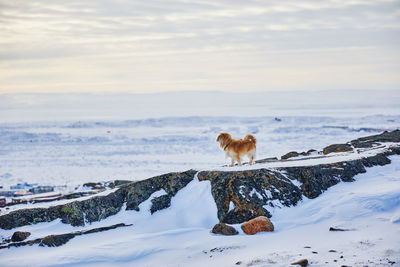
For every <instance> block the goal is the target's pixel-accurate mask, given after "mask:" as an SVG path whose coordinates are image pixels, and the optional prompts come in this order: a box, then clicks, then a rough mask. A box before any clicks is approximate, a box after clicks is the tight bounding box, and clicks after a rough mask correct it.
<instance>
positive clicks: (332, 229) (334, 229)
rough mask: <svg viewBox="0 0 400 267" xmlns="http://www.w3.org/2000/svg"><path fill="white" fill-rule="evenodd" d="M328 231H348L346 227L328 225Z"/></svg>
mask: <svg viewBox="0 0 400 267" xmlns="http://www.w3.org/2000/svg"><path fill="white" fill-rule="evenodd" d="M329 231H332V232H343V231H349V230H348V229H341V228H334V227H330V228H329Z"/></svg>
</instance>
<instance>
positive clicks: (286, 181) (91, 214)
mask: <svg viewBox="0 0 400 267" xmlns="http://www.w3.org/2000/svg"><path fill="white" fill-rule="evenodd" d="M385 142H390V143H399V144H400V131H399V130H396V131H393V132H384V133H382V134H380V135H374V136H369V137H363V138H359V139H356V140H353V141H350V142H349V143H347V144H344V146H345V147H348V146H350V147H351V148H352V152H351V153H354V154H355V155H356V154H357V153H363V151H365V150H374V149H379V148H382V147H383V146H382V144H381V143H385ZM335 147H336V148H335ZM337 147H343V146H341V145H335V146H334V147H332V149H333V151H336V152H337V151H338V148H337ZM327 148H328V147H327ZM339 150H340V149H339ZM379 151H380V152H379V153H375V154H374V155H373V156H365V157H361V156H358V157H357V158H358V159H355V160H348V161H343V162H335V163H329V164H317V165H312V166H293V167H279V168H261V167H260V168H259V169H253V168H254V167H252V169H251V170H245V171H229V168H227V170H226V171H201V172H199V173H197V171H195V170H188V171H186V172H181V173H168V174H164V175H160V176H156V177H152V178H149V179H146V180H142V181H137V182H131V183H126V181H122V182H121V183H120V182H115V183H113V185H111V184H110V185H109V187H114V189H113V190H114V191H113V192H111V193H109V194H107V195H105V194H104V193H105V192H103V193H101V194H98V195H94V196H91V197H87V198H85V199H83V200H75V201H72V202H69V203H67V204H62V205H61V204H60V205H55V206H51V207H48V208H31V209H20V210H15V211H11V212H9V213H7V214H5V215H1V216H0V228H2V229H12V228H15V227H20V226H24V225H28V224H35V223H39V222H50V221H53V220H55V219H61V220H62V222H64V223H68V224H71V225H73V226H82V225H84V224H85V223H91V222H95V221H100V220H102V219H104V218H106V217H108V216H111V215H114V214H116V213H117V212H119V211H120V210H121V208H122V206H123V204H124V203H126V209H128V210H136V211H139V205H140V204H141V203H143V202H144V201H145V200H147V199H149V198H150V196H151V195H152V194H153V193H155V192H157V191H160V190H163V191H165V194H163V195H161V196H158V197H155V198H153V199H152V200H151V207H150V212H151V213H154V212H157V211H158V210H161V209H165V208H167V207H169V206H170V205H171V199H172V198H173V197H174V196H175V195H176V194H177V193H178V191H179V190H181V189H182V188H184V187H185V186H186V185H187V184H188V183H190V182H191V181H192V180H193V179H194V177H195V174H196V173H197V177H198V179H199V181H206V180H207V181H210V182H211V194H212V196H213V198H214V200H215V203H216V206H217V210H218V213H217V216H218V219H219V221H220V222H223V223H228V224H236V223H243V222H245V221H249V220H251V219H253V218H256V217H258V216H266V217H271V211H272V209H274V208H276V207H280V206H293V205H296V204H297V203H298V202H299V201H300V200H301V199H302V198H303V197H307V198H316V197H318V196H319V195H320V194H322V193H323V192H324V191H325V190H327V189H328V188H329V187H331V186H333V185H335V184H337V183H339V182H340V181H343V182H351V181H353V180H354V176H355V175H357V174H359V173H363V172H366V169H365V168H366V167H372V166H377V165H385V164H389V163H390V159H388V156H389V155H393V154H400V146H392V147H390V148H385V150H379ZM296 153H297V152H296ZM330 153H333V152H330ZM368 155H371V154H368ZM331 156H332V155H331V154H330V155H329V156H321V155H320V156H316V157H315V158H317V159H318V158H323V157H331ZM302 160H304V159H299V160H290V161H299V162H301V161H302ZM268 162H275V163H276V162H285V163H287V162H288V160H281V161H280V160H278V159H276V158H269V159H261V160H258V161H256V163H268ZM297 165H299V164H297ZM304 165H307V164H304ZM308 165H310V164H308ZM255 166H257V165H255Z"/></svg>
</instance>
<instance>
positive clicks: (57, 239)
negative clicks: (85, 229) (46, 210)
mask: <svg viewBox="0 0 400 267" xmlns="http://www.w3.org/2000/svg"><path fill="white" fill-rule="evenodd" d="M74 237H75V235H74V234H62V235H48V236H46V237H44V238H43V240H42V242H40V244H39V246H41V247H44V246H47V247H59V246H61V245H64V244H66V243H67V242H68V241H69V240H71V239H72V238H74Z"/></svg>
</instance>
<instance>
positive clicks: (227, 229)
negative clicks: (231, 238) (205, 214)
mask: <svg viewBox="0 0 400 267" xmlns="http://www.w3.org/2000/svg"><path fill="white" fill-rule="evenodd" d="M211 232H212V233H214V234H220V235H237V234H239V232H238V231H236V229H235V228H233V227H232V226H230V225H227V224H225V223H217V224H216V225H215V226H214V227H213V229H212V231H211Z"/></svg>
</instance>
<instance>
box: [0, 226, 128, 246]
mask: <svg viewBox="0 0 400 267" xmlns="http://www.w3.org/2000/svg"><path fill="white" fill-rule="evenodd" d="M126 226H131V224H129V225H127V224H124V223H119V224H115V225H111V226H106V227H100V228H94V229H90V230H85V231H77V232H72V233H67V234H61V235H48V236H45V237H44V238H37V239H34V240H29V241H22V242H14V243H11V244H7V245H0V249H3V248H10V247H21V246H27V245H29V246H32V245H34V244H39V246H42V247H44V246H47V247H58V246H61V245H64V244H66V243H67V242H68V241H69V240H71V239H72V238H74V237H75V236H78V235H86V234H92V233H98V232H103V231H108V230H111V229H115V228H118V227H126Z"/></svg>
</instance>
